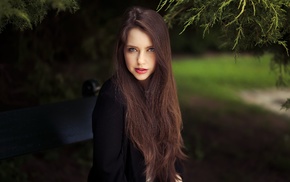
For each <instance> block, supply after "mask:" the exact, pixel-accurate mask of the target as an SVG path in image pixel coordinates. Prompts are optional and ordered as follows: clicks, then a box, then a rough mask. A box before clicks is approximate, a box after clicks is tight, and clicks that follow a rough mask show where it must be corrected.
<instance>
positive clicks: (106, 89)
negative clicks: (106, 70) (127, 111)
mask: <svg viewBox="0 0 290 182" xmlns="http://www.w3.org/2000/svg"><path fill="white" fill-rule="evenodd" d="M103 96H105V97H110V98H115V99H117V100H122V97H121V94H120V91H119V89H118V87H117V85H116V82H115V80H114V78H113V77H112V78H109V79H107V80H106V81H105V82H104V83H103V85H102V87H101V90H100V92H99V97H103Z"/></svg>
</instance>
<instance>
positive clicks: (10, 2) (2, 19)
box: [0, 0, 79, 32]
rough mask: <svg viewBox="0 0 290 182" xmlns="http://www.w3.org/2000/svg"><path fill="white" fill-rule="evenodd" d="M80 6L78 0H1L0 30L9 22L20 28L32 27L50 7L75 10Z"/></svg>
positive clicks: (42, 17) (58, 9)
mask: <svg viewBox="0 0 290 182" xmlns="http://www.w3.org/2000/svg"><path fill="white" fill-rule="evenodd" d="M78 8H79V6H78V3H77V0H34V1H27V0H0V32H1V31H2V30H3V28H4V27H5V26H6V25H7V24H12V25H13V26H15V28H16V29H20V30H24V29H27V28H30V29H32V28H33V26H35V25H37V24H39V23H40V22H41V21H42V20H43V19H44V17H45V16H46V15H47V12H48V11H49V10H50V9H54V10H56V11H57V12H61V11H67V10H69V11H70V12H75V11H76V10H77V9H78Z"/></svg>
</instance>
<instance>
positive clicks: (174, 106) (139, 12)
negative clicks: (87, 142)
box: [88, 7, 185, 182]
mask: <svg viewBox="0 0 290 182" xmlns="http://www.w3.org/2000/svg"><path fill="white" fill-rule="evenodd" d="M115 61H116V72H115V74H114V76H113V77H112V78H111V79H109V80H108V81H106V82H105V83H104V84H103V86H102V89H101V90H100V93H99V96H98V99H97V103H96V106H95V109H94V112H93V133H94V153H93V154H94V157H93V167H92V169H91V171H90V174H89V178H88V181H89V182H93V181H104V182H126V181H134V182H145V181H146V182H176V181H182V174H181V173H182V166H181V161H182V160H183V159H184V158H185V155H184V153H183V152H182V149H183V140H182V136H181V128H182V120H181V113H180V108H179V103H178V98H177V92H176V86H175V81H174V78H173V74H172V68H171V48H170V40H169V34H168V29H167V26H166V24H165V22H164V20H163V18H162V17H161V16H160V15H159V14H158V13H157V12H155V11H153V10H149V9H144V8H141V7H133V8H130V9H129V10H127V12H126V13H125V15H124V21H123V24H122V27H121V30H120V33H119V37H118V41H117V45H116V52H115Z"/></svg>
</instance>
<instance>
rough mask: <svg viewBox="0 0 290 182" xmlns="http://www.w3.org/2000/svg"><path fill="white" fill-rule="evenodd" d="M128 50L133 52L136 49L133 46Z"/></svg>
mask: <svg viewBox="0 0 290 182" xmlns="http://www.w3.org/2000/svg"><path fill="white" fill-rule="evenodd" d="M128 51H129V52H135V51H137V50H136V49H135V48H128Z"/></svg>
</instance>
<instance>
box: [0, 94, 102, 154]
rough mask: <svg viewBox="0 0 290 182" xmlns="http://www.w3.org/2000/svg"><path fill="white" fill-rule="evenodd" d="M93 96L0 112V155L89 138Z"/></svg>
mask: <svg viewBox="0 0 290 182" xmlns="http://www.w3.org/2000/svg"><path fill="white" fill-rule="evenodd" d="M96 98H97V97H95V96H94V97H88V98H82V99H77V100H72V101H66V102H60V103H53V104H47V105H42V106H38V107H31V108H24V109H19V110H12V111H6V112H0V159H6V158H10V157H14V156H18V155H23V154H27V153H33V152H37V151H41V150H45V149H49V148H55V147H59V146H62V145H65V144H71V143H76V142H80V141H85V140H89V139H92V137H93V134H92V129H91V115H92V111H93V108H94V105H95V102H96Z"/></svg>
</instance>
